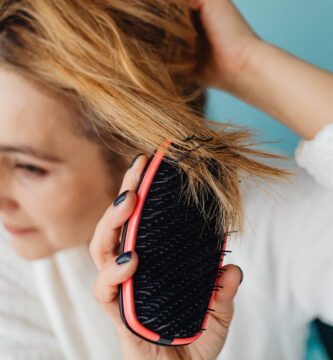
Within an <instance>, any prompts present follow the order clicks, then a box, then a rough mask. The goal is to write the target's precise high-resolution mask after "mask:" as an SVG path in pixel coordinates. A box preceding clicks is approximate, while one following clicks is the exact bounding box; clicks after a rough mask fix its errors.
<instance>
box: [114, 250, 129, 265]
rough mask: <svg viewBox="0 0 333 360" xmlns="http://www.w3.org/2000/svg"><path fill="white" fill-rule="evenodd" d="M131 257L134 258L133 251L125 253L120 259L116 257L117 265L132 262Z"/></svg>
mask: <svg viewBox="0 0 333 360" xmlns="http://www.w3.org/2000/svg"><path fill="white" fill-rule="evenodd" d="M131 256H132V251H127V252H124V253H123V254H121V255H119V256H118V257H116V263H117V264H118V265H121V264H124V263H127V262H128V261H130V260H131Z"/></svg>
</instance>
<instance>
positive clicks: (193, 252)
mask: <svg viewBox="0 0 333 360" xmlns="http://www.w3.org/2000/svg"><path fill="white" fill-rule="evenodd" d="M152 158H153V155H152V156H151V157H150V159H149V160H148V162H147V164H146V167H145V169H144V171H143V173H142V175H141V180H142V178H143V176H144V174H145V171H146V169H147V168H148V166H149V164H150V162H151V160H152ZM185 179H186V178H185V174H184V173H183V172H182V171H181V170H180V168H179V167H177V166H176V165H174V164H171V163H169V162H168V161H162V162H161V164H160V166H159V168H158V170H157V172H156V174H155V176H154V179H153V182H152V184H151V187H150V189H149V192H148V194H147V198H146V200H145V204H144V206H143V209H142V213H141V218H140V223H139V228H138V232H137V238H136V247H135V251H136V252H137V254H138V257H139V265H138V268H137V270H136V272H135V274H134V275H133V287H134V303H135V312H136V315H137V318H138V320H139V322H141V324H142V325H144V326H145V327H146V328H148V329H149V330H151V331H154V332H156V333H158V334H160V336H161V340H160V343H161V344H164V345H166V344H168V343H170V342H171V341H172V339H174V338H188V337H193V336H195V335H196V334H197V333H198V332H200V330H201V329H202V324H203V321H204V318H205V315H206V312H207V309H208V305H209V301H210V298H211V295H212V291H213V289H214V284H215V281H216V277H217V273H218V266H219V262H220V259H221V256H222V248H223V245H224V236H223V237H222V238H221V236H218V235H216V233H215V231H214V229H215V225H216V221H217V217H216V216H213V217H212V218H211V219H210V221H209V223H207V221H206V220H205V219H204V217H203V216H202V214H201V212H200V211H199V209H198V208H197V206H196V205H195V204H194V203H193V204H192V205H191V206H188V205H187V203H186V202H185V199H184V198H183V197H182V196H181V187H182V185H183V184H184V181H185ZM141 180H140V183H141ZM140 183H139V185H138V187H137V190H138V188H139V186H140ZM211 201H212V195H209V197H208V200H207V206H208V207H209V206H210V204H211ZM125 236H126V225H125V227H124V231H123V236H122V246H121V252H122V251H123V247H124V239H125ZM120 290H121V287H120ZM121 303H122V301H121V291H120V310H121V315H122V318H123V321H124V322H125V324H126V321H125V319H124V316H123V313H122V308H121ZM130 330H132V329H130ZM132 331H133V330H132Z"/></svg>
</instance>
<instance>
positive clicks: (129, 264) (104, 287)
mask: <svg viewBox="0 0 333 360" xmlns="http://www.w3.org/2000/svg"><path fill="white" fill-rule="evenodd" d="M124 255H125V256H124ZM118 262H119V263H117V262H116V258H115V257H113V258H111V259H109V260H108V261H107V262H105V263H104V265H103V266H102V268H101V271H100V273H99V275H98V277H97V280H96V282H95V286H94V296H95V298H96V300H97V301H98V302H99V303H101V304H105V303H110V302H112V301H113V300H114V299H115V297H116V296H117V295H118V285H119V284H121V283H123V282H124V281H126V280H127V279H129V278H130V277H131V276H132V275H133V274H134V273H135V270H136V268H137V266H138V256H137V254H136V252H135V251H132V252H131V253H130V254H127V253H125V254H123V255H121V256H119V257H118Z"/></svg>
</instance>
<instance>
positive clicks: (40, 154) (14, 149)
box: [0, 145, 62, 162]
mask: <svg viewBox="0 0 333 360" xmlns="http://www.w3.org/2000/svg"><path fill="white" fill-rule="evenodd" d="M0 152H11V153H22V154H26V155H30V156H33V157H35V158H38V159H41V160H45V161H50V162H62V160H61V159H60V158H58V157H56V156H53V155H50V154H47V153H46V152H44V151H42V150H39V149H34V148H33V147H31V146H29V145H21V146H9V145H0Z"/></svg>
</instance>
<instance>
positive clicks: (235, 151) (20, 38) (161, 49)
mask: <svg viewBox="0 0 333 360" xmlns="http://www.w3.org/2000/svg"><path fill="white" fill-rule="evenodd" d="M187 3H188V0H170V1H164V0H145V1H132V0H99V1H95V0H87V1H85V2H84V3H83V2H82V1H79V0H0V66H7V67H10V68H12V69H14V70H17V71H20V72H21V73H22V74H24V75H25V76H27V77H29V78H30V79H31V80H34V81H37V82H39V83H41V84H42V85H44V86H46V87H47V88H49V89H51V90H52V91H54V92H56V93H60V94H61V95H62V96H64V97H65V98H67V99H69V101H71V103H72V104H73V106H75V107H76V108H77V109H78V111H79V113H80V114H81V117H80V118H78V119H75V120H73V128H74V129H75V130H77V131H78V132H80V133H82V135H83V136H86V137H88V138H89V139H91V141H95V142H97V143H99V144H100V146H101V150H102V154H103V156H105V159H106V161H107V163H108V164H110V167H111V168H112V169H113V170H115V169H120V168H121V169H124V168H125V167H124V164H125V166H126V165H127V163H128V161H129V159H130V158H131V157H132V156H133V154H134V153H137V152H144V153H146V154H151V153H152V151H153V150H154V149H156V148H157V147H158V146H159V145H160V144H161V143H163V142H164V141H165V140H166V139H172V140H173V142H174V145H175V146H173V147H171V148H170V149H168V151H167V156H168V157H170V159H171V160H172V161H175V162H176V163H177V164H178V165H179V166H180V167H181V168H182V169H183V170H184V171H185V173H186V174H187V176H188V186H187V190H186V191H188V195H189V196H190V197H191V198H192V199H193V200H195V201H196V202H197V203H198V204H200V203H201V204H202V203H204V201H205V194H207V192H209V191H212V192H213V193H214V195H215V198H216V207H214V209H212V212H214V213H215V214H216V213H217V214H218V215H219V217H220V224H221V227H220V230H221V232H223V230H225V229H226V227H231V228H237V229H239V230H241V224H242V216H243V212H242V202H241V195H240V188H239V181H240V179H241V177H242V176H243V175H246V176H247V178H248V176H251V177H252V176H253V177H259V178H277V177H281V176H284V175H286V174H287V172H286V171H284V170H279V169H277V168H275V167H273V166H270V165H268V164H267V163H265V162H264V161H261V160H265V159H268V158H282V157H281V156H278V155H274V154H269V153H267V152H263V151H260V150H257V149H255V148H253V144H251V133H250V132H249V131H248V130H245V129H240V128H237V127H233V126H231V125H227V124H218V123H214V122H213V121H206V119H205V118H204V116H203V107H204V104H205V89H204V88H203V87H202V86H201V85H200V84H198V83H197V82H196V80H195V77H194V75H193V73H194V70H195V69H196V68H197V66H198V63H199V59H200V58H201V57H202V56H201V55H200V51H201V45H200V44H201V38H200V36H199V34H198V32H197V30H196V26H195V25H194V22H193V18H192V15H191V10H190V9H189V7H188V5H187ZM209 124H214V126H215V127H217V128H218V129H217V130H213V129H212V128H210V127H209ZM198 145H200V146H198Z"/></svg>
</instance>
